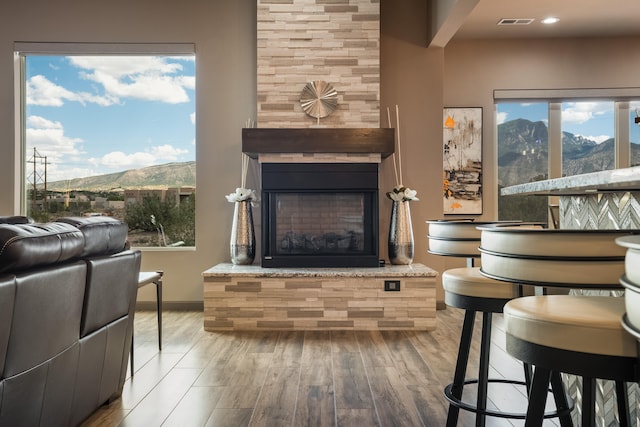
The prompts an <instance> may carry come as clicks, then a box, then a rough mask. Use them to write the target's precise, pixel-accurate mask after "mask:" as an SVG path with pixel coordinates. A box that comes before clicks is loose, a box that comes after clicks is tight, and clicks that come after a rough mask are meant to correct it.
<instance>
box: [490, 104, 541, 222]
mask: <svg viewBox="0 0 640 427" xmlns="http://www.w3.org/2000/svg"><path fill="white" fill-rule="evenodd" d="M497 119H498V123H497V125H498V192H499V191H500V189H501V188H503V187H508V186H510V185H516V184H524V183H527V182H532V181H540V180H543V179H547V178H548V176H549V172H548V168H549V131H548V128H547V124H548V121H549V108H548V104H547V103H546V102H544V103H527V104H520V103H503V104H498V105H497ZM498 194H499V193H498ZM546 209H547V201H546V198H541V197H536V196H499V198H498V218H499V219H501V220H516V219H517V220H523V221H546V220H547V211H546Z"/></svg>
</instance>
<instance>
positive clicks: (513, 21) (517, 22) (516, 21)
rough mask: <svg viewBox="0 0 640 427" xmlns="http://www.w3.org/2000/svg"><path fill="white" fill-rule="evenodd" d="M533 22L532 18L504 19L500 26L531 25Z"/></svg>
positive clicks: (499, 22) (500, 21) (499, 23)
mask: <svg viewBox="0 0 640 427" xmlns="http://www.w3.org/2000/svg"><path fill="white" fill-rule="evenodd" d="M532 22H533V19H530V18H502V19H501V20H499V21H498V25H529V24H531V23H532Z"/></svg>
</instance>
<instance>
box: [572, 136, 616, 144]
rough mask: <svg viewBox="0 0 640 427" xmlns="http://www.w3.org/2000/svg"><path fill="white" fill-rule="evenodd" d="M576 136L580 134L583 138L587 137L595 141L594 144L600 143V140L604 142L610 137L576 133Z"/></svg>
mask: <svg viewBox="0 0 640 427" xmlns="http://www.w3.org/2000/svg"><path fill="white" fill-rule="evenodd" d="M578 136H581V137H583V138H586V139H589V140H591V141H595V142H596V144H600V143H602V142H605V141H606V140H607V139H611V136H610V135H597V136H594V135H578Z"/></svg>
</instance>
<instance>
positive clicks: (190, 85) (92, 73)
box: [69, 56, 195, 104]
mask: <svg viewBox="0 0 640 427" xmlns="http://www.w3.org/2000/svg"><path fill="white" fill-rule="evenodd" d="M69 60H70V61H71V64H72V65H75V66H77V67H79V68H82V69H83V70H84V71H82V72H81V73H80V75H81V77H82V78H85V79H87V80H90V81H93V82H95V83H98V84H100V85H101V86H102V87H103V88H104V90H105V93H106V96H109V97H114V98H117V99H122V98H135V99H142V100H149V101H160V102H166V103H169V104H178V103H183V102H188V101H189V95H188V94H187V92H186V90H185V89H194V88H195V77H194V76H182V75H178V73H179V72H180V71H182V65H181V64H179V63H176V62H169V58H164V57H155V56H71V57H69Z"/></svg>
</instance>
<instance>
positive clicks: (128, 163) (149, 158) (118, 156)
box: [89, 151, 156, 170]
mask: <svg viewBox="0 0 640 427" xmlns="http://www.w3.org/2000/svg"><path fill="white" fill-rule="evenodd" d="M155 160H156V157H155V156H154V155H153V154H150V153H143V152H137V153H132V154H126V153H123V152H122V151H113V152H111V153H107V154H105V155H104V156H102V157H100V158H99V159H96V158H91V159H89V162H90V163H91V164H94V165H96V166H103V167H107V168H110V169H122V170H125V169H131V168H134V167H135V168H140V167H145V166H151V165H153V164H154V163H155Z"/></svg>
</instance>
